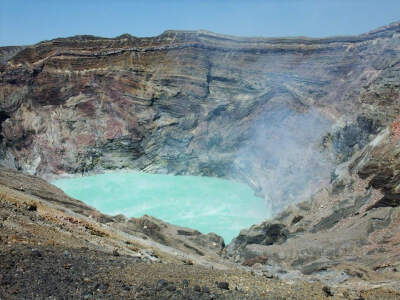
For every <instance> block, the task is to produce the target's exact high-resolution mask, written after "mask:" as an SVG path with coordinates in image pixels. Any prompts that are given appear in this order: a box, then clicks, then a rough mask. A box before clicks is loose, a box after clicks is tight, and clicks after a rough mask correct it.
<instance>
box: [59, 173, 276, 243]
mask: <svg viewBox="0 0 400 300" xmlns="http://www.w3.org/2000/svg"><path fill="white" fill-rule="evenodd" d="M53 184H55V185H56V186H58V187H59V188H61V189H62V190H63V191H64V192H65V193H67V194H68V195H70V196H71V197H74V198H76V199H79V200H82V201H83V202H85V203H87V204H88V205H90V206H93V207H95V208H97V209H98V210H100V211H101V212H103V213H105V214H109V215H116V214H124V215H126V216H127V217H141V216H143V215H144V214H148V215H151V216H154V217H156V218H159V219H162V220H164V221H167V222H169V223H172V224H176V225H180V226H185V227H190V228H193V229H197V230H199V231H200V232H202V233H208V232H215V233H217V234H219V235H221V236H222V237H223V238H224V240H225V243H228V242H230V241H231V239H232V238H233V237H235V236H237V235H238V233H239V231H240V230H241V229H243V228H246V227H249V226H250V225H252V224H256V223H259V222H261V221H262V220H264V219H265V218H267V217H269V213H268V211H267V208H266V206H265V204H264V200H263V199H262V198H259V197H256V196H254V193H253V191H252V190H251V189H250V187H248V186H247V185H245V184H242V183H238V182H235V181H230V180H225V179H219V178H211V177H200V176H172V175H159V174H148V173H141V172H120V173H106V174H100V175H91V176H85V177H75V178H67V179H59V180H56V181H54V182H53Z"/></svg>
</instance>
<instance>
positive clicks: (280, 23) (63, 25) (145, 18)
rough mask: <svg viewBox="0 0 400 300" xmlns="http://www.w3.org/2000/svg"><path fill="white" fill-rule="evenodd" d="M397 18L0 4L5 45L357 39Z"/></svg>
mask: <svg viewBox="0 0 400 300" xmlns="http://www.w3.org/2000/svg"><path fill="white" fill-rule="evenodd" d="M397 20H400V0H264V1H262V0H247V1H246V0H214V1H211V0H193V1H190V0H147V1H146V0H130V1H129V0H79V1H78V0H69V1H59V0H25V1H22V0H0V45H2V46H4V45H23V44H33V43H37V42H39V41H42V40H47V39H52V38H55V37H66V36H72V35H76V34H93V35H98V36H104V37H114V36H117V35H120V34H122V33H130V34H132V35H135V36H154V35H158V34H160V33H162V32H163V31H164V30H167V29H187V30H193V29H206V30H210V31H214V32H218V33H225V34H233V35H241V36H265V37H271V36H299V35H301V36H310V37H323V36H332V35H350V34H360V33H364V32H367V31H369V30H372V29H374V28H376V27H379V26H382V25H387V24H389V23H391V22H393V21H397Z"/></svg>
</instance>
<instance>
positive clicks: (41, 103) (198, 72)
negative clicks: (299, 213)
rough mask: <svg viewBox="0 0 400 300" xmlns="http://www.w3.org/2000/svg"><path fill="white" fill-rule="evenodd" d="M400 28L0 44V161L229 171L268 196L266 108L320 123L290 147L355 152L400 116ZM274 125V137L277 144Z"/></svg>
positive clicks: (34, 169)
mask: <svg viewBox="0 0 400 300" xmlns="http://www.w3.org/2000/svg"><path fill="white" fill-rule="evenodd" d="M399 35H400V24H399V23H395V24H392V25H390V26H387V27H384V28H380V29H379V30H376V31H374V32H371V33H368V34H365V35H361V36H356V37H338V38H326V39H307V38H286V39H284V38H282V39H263V38H237V37H231V36H224V35H218V34H213V33H209V32H203V31H167V32H165V33H163V34H162V35H160V36H158V37H153V38H135V37H132V36H129V35H123V36H119V37H116V38H113V39H106V38H98V37H93V36H76V37H72V38H64V39H55V40H51V41H45V42H42V43H39V44H36V45H34V46H29V47H26V48H21V49H17V50H15V49H14V50H15V51H14V50H13V51H14V52H13V53H12V55H10V54H9V53H10V51H8V52H6V51H5V50H4V48H2V49H3V50H4V51H3V50H2V51H1V53H3V54H2V60H1V69H0V71H1V73H0V112H1V115H0V120H1V127H0V128H1V144H2V145H1V151H0V152H1V156H2V161H3V164H5V165H7V166H9V167H14V168H17V169H20V170H22V171H24V172H28V173H32V174H38V175H42V176H45V175H49V174H64V173H81V172H87V171H91V170H104V169H118V168H135V169H141V170H145V171H150V172H167V173H174V174H200V175H210V176H224V177H234V178H238V179H240V180H243V181H245V182H247V183H248V184H250V185H251V186H253V188H254V189H255V190H257V191H259V193H260V194H263V195H264V196H265V195H267V194H270V193H269V191H270V186H271V185H274V184H271V183H273V182H271V181H270V179H271V178H274V177H276V176H275V175H276V173H275V171H276V169H277V164H276V163H275V162H274V160H273V159H272V160H269V159H268V157H269V156H271V155H270V154H269V152H268V151H264V150H263V148H268V147H263V144H262V143H261V144H260V143H259V139H258V138H257V136H259V133H257V132H258V131H260V130H261V132H263V128H264V127H263V126H264V125H265V124H266V123H267V124H269V123H268V122H269V119H268V118H265V116H266V115H267V116H268V115H274V114H275V113H282V112H283V114H284V116H289V117H288V118H286V117H285V118H286V119H285V120H287V124H288V128H289V129H288V130H290V131H294V132H295V131H296V130H299V131H300V130H303V131H304V130H307V128H298V126H297V125H298V124H299V121H298V120H299V118H297V117H290V116H292V115H299V116H302V115H307V114H310V112H311V114H313V115H317V119H318V120H320V121H321V124H324V125H323V126H325V127H324V128H323V130H322V132H319V133H318V135H321V136H315V135H313V139H312V140H310V141H307V140H306V141H303V142H299V143H298V144H296V145H295V146H298V147H303V146H304V147H306V148H305V149H307V151H308V150H309V149H312V151H315V153H320V152H321V153H328V154H329V155H330V159H331V160H333V161H336V160H339V161H343V160H345V159H346V158H348V157H350V156H351V155H352V153H354V151H355V150H357V149H359V148H361V147H362V146H364V145H365V144H366V143H368V142H369V140H370V139H371V135H373V134H375V133H376V132H377V131H379V129H380V128H382V127H383V126H385V125H386V124H387V123H388V122H390V121H392V120H393V119H394V118H395V116H396V115H398V114H399V105H398V104H399V94H398V83H399V78H400V54H399V51H400V38H399ZM4 53H8V54H7V55H5V54H4ZM300 119H301V118H300ZM360 120H362V121H361V122H360ZM260 122H261V123H262V124H261V126H259V123H260ZM276 122H277V123H278V124H277V125H279V120H277V121H276ZM371 124H372V125H371ZM296 126H297V127H296ZM321 126H322V125H321ZM260 128H261V129H260ZM281 130H282V128H281ZM283 130H284V128H283ZM255 132H256V133H257V134H255ZM281 132H282V131H277V132H275V131H272V134H271V135H274V134H275V135H277V137H275V138H277V140H278V142H279V140H280V135H281ZM294 134H295V133H294ZM255 137H256V138H255ZM264 137H265V136H264ZM319 140H320V141H319ZM270 143H274V142H273V141H272V142H270ZM318 143H320V144H321V147H320V148H318V147H317V146H318V145H317V144H318ZM308 144H313V145H312V147H313V148H309V147H308V146H305V145H308ZM314 144H315V145H317V146H315V145H314ZM253 148H254V149H255V150H257V151H258V152H257V151H256V152H257V154H256V155H253V156H251V155H250V156H248V155H245V158H246V159H247V160H244V161H243V157H242V156H241V154H242V153H248V151H247V150H249V149H250V150H251V149H253ZM281 148H282V150H283V151H285V144H283V145H282V147H281ZM266 150H268V149H266ZM310 151H311V150H310ZM250 152H251V153H252V154H253V152H252V151H250ZM319 155H320V154H318V156H316V157H318V158H317V159H314V160H313V159H311V160H310V162H309V163H307V164H308V165H314V164H315V165H316V167H315V168H314V169H315V170H317V169H318V168H319V169H318V170H320V169H321V170H323V169H324V168H321V166H319V165H318V164H319V161H321V160H322V159H327V157H326V155H325V154H322V156H323V157H322V156H321V157H320V156H319ZM329 155H328V157H329ZM272 156H273V155H272ZM310 157H311V158H312V157H314V155H312V154H311V155H310ZM292 158H293V159H292ZM291 159H292V160H293V161H296V160H298V159H297V156H294V157H291ZM249 160H250V161H249ZM243 165H244V166H245V167H244V168H243ZM290 168H291V167H290V166H289V167H288V168H287V169H285V170H286V171H287V172H286V173H284V174H289V173H290V172H291V171H290V170H291V169H290ZM329 168H330V164H328V165H327V167H326V168H325V169H326V170H327V171H324V172H321V173H318V176H319V177H318V179H319V180H321V181H323V182H326V181H327V180H328V179H329V178H328V177H329V176H328V175H329V172H330V170H329ZM307 169H311V168H308V167H307V166H300V167H298V166H297V165H295V167H294V170H295V171H294V173H296V172H297V173H299V174H301V177H303V178H312V177H313V176H314V175H315V174H314V173H313V172H311V173H308V171H307ZM314 169H313V170H314ZM302 172H304V173H302ZM292 173H293V171H292ZM303 174H304V176H302V175H303ZM289 175H290V174H289ZM289 175H288V176H289ZM285 176H286V175H285ZM307 180H308V181H306V182H305V183H304V185H308V184H309V183H310V179H307ZM266 183H268V184H266ZM289 185H291V184H289ZM292 192H293V193H294V195H295V196H296V195H297V194H302V193H303V192H304V191H303V190H302V189H300V190H298V189H297V188H296V189H293V191H292ZM293 193H291V194H293ZM296 193H297V194H296ZM289 194H290V193H289ZM289 194H282V193H277V196H276V197H274V199H272V200H271V202H272V203H273V205H275V206H276V207H282V205H284V204H285V203H287V202H290V201H292V200H290V201H289V200H288V199H289V198H290V199H292V198H296V197H293V196H290V195H289ZM306 194H307V193H306ZM297 198H298V197H297Z"/></svg>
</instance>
